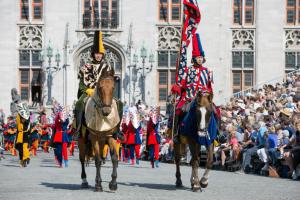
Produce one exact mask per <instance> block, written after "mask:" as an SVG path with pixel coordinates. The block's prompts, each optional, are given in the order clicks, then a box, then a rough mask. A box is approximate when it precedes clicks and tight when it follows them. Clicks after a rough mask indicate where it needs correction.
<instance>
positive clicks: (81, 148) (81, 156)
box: [78, 138, 89, 188]
mask: <svg viewBox="0 0 300 200" xmlns="http://www.w3.org/2000/svg"><path fill="white" fill-rule="evenodd" d="M78 148H79V160H80V163H81V180H82V183H81V188H88V187H89V184H88V182H87V180H86V173H85V165H84V162H85V144H84V140H83V139H82V138H78Z"/></svg>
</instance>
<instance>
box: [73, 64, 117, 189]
mask: <svg viewBox="0 0 300 200" xmlns="http://www.w3.org/2000/svg"><path fill="white" fill-rule="evenodd" d="M106 67H107V68H106V69H104V70H102V74H100V75H99V78H98V81H97V85H96V88H95V92H94V94H93V96H92V97H89V98H88V100H87V102H86V105H85V114H84V120H83V121H84V122H83V126H82V128H81V137H80V138H79V140H78V144H79V145H78V146H79V158H80V162H81V168H82V172H81V179H82V184H81V186H82V188H87V187H88V182H87V180H86V173H85V162H86V158H87V157H91V156H94V158H95V165H96V178H95V191H103V189H102V185H101V183H102V178H101V173H100V170H101V164H102V163H103V162H102V161H103V149H104V145H105V144H108V145H109V149H110V155H111V159H112V165H113V171H112V175H111V177H112V180H111V182H110V183H109V189H110V190H112V191H115V190H117V182H116V180H117V165H118V157H117V152H116V149H117V148H116V139H115V137H114V136H115V135H114V133H115V132H116V131H117V129H118V125H119V122H120V118H119V113H118V107H117V103H116V100H114V99H113V91H114V86H115V82H114V71H113V69H111V68H110V67H109V66H106Z"/></svg>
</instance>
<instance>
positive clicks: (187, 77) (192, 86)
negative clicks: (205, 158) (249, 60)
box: [172, 34, 213, 143]
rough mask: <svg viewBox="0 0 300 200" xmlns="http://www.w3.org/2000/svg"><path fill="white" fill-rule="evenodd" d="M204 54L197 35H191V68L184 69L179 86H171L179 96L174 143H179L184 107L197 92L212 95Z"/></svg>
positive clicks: (209, 75)
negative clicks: (179, 128) (179, 127)
mask: <svg viewBox="0 0 300 200" xmlns="http://www.w3.org/2000/svg"><path fill="white" fill-rule="evenodd" d="M205 61H206V59H205V53H204V51H203V48H202V45H201V40H200V36H199V34H194V35H193V52H192V66H190V67H186V68H185V69H184V71H185V73H184V76H183V78H182V81H181V82H180V83H179V85H173V87H172V93H176V94H177V95H179V98H178V99H177V104H176V111H175V119H174V124H175V127H174V142H175V143H176V142H179V138H178V125H179V124H180V122H181V121H182V119H183V116H184V112H186V110H185V107H186V105H187V104H188V103H190V102H191V101H192V100H193V99H194V97H195V96H196V95H197V93H198V92H199V91H202V92H207V93H213V90H212V83H213V79H212V72H211V71H210V70H208V68H206V67H204V66H203V64H204V63H205Z"/></svg>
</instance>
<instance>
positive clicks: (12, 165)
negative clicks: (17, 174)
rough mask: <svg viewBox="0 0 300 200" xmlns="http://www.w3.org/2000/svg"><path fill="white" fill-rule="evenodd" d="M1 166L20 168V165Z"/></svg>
mask: <svg viewBox="0 0 300 200" xmlns="http://www.w3.org/2000/svg"><path fill="white" fill-rule="evenodd" d="M2 166H6V167H18V168H20V165H9V164H3V165H2Z"/></svg>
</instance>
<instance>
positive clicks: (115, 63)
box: [73, 38, 126, 99]
mask: <svg viewBox="0 0 300 200" xmlns="http://www.w3.org/2000/svg"><path fill="white" fill-rule="evenodd" d="M103 44H104V48H105V51H106V58H107V59H108V62H109V63H110V64H111V66H112V67H113V68H114V70H115V81H116V87H115V92H114V96H115V97H116V98H119V99H121V97H122V94H123V93H124V91H123V90H122V88H123V87H122V80H123V76H124V74H125V69H126V57H125V51H124V50H123V48H122V47H121V46H120V45H119V44H117V43H116V42H113V41H111V40H109V39H107V38H104V39H103ZM92 45H93V38H89V39H87V40H86V41H84V42H83V43H82V44H81V45H80V46H79V47H78V48H77V49H76V50H75V53H74V57H73V60H74V64H75V69H76V72H77V73H78V71H79V69H80V68H81V67H82V66H83V65H84V64H85V63H88V62H90V61H91V60H92V58H91V47H92Z"/></svg>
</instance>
